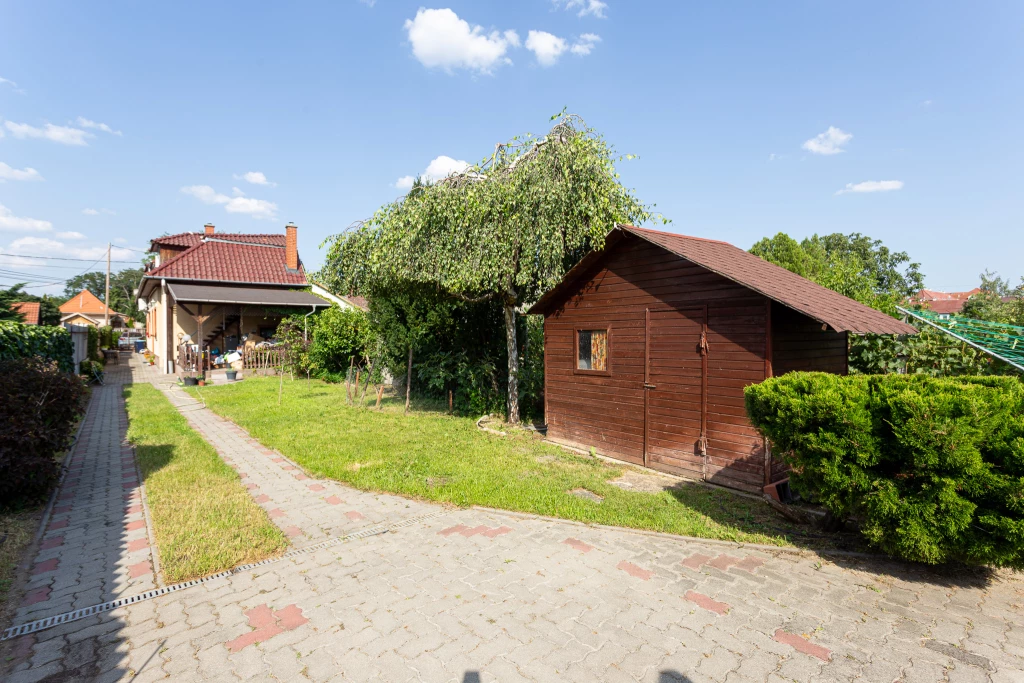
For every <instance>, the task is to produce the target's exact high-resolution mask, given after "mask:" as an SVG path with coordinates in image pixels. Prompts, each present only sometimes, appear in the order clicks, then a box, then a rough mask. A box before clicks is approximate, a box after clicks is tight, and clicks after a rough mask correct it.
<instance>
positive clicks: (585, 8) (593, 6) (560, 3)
mask: <svg viewBox="0 0 1024 683" xmlns="http://www.w3.org/2000/svg"><path fill="white" fill-rule="evenodd" d="M553 2H554V3H555V7H558V8H564V9H576V8H577V7H578V8H579V12H577V13H576V16H578V17H585V16H588V15H589V16H592V17H596V18H598V19H605V18H607V15H605V13H604V11H605V10H606V9H608V3H607V2H602V1H601V0H553Z"/></svg>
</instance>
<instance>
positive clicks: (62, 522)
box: [49, 519, 68, 531]
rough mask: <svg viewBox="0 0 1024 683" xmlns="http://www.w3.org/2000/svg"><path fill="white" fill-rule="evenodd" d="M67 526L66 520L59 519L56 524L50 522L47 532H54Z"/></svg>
mask: <svg viewBox="0 0 1024 683" xmlns="http://www.w3.org/2000/svg"><path fill="white" fill-rule="evenodd" d="M67 525H68V520H66V519H61V520H58V521H56V522H50V526H49V530H50V531H56V530H57V529H63V528H64V527H66V526H67Z"/></svg>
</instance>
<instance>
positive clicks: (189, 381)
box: [182, 377, 199, 387]
mask: <svg viewBox="0 0 1024 683" xmlns="http://www.w3.org/2000/svg"><path fill="white" fill-rule="evenodd" d="M182 383H183V384H184V385H185V386H186V387H194V386H196V385H197V384H199V380H198V379H196V378H195V377H184V378H182Z"/></svg>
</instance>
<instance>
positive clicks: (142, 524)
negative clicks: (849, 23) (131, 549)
mask: <svg viewBox="0 0 1024 683" xmlns="http://www.w3.org/2000/svg"><path fill="white" fill-rule="evenodd" d="M145 528H146V520H144V519H137V520H135V521H134V522H128V523H127V524H125V525H124V530H125V531H137V530H139V529H145Z"/></svg>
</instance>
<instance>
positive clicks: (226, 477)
mask: <svg viewBox="0 0 1024 683" xmlns="http://www.w3.org/2000/svg"><path fill="white" fill-rule="evenodd" d="M124 395H125V399H126V401H127V405H128V438H129V440H130V441H131V442H132V443H133V444H134V445H135V452H136V454H137V457H138V460H139V468H140V469H141V470H142V478H143V481H144V483H145V485H146V499H147V501H148V504H149V512H150V515H151V516H152V521H153V530H154V533H155V535H156V543H157V547H158V548H159V552H160V565H161V566H160V569H161V570H162V572H163V575H164V579H165V580H166V581H168V582H170V583H174V582H177V581H185V580H187V579H192V578H197V577H200V576H206V575H208V574H212V573H214V572H219V571H223V570H224V569H228V568H230V567H234V566H236V565H239V564H243V563H246V562H254V561H256V560H262V559H264V558H266V557H270V556H272V555H275V554H277V553H279V552H280V551H281V550H283V549H284V548H285V546H286V545H287V541H286V540H285V538H284V535H283V534H282V533H281V531H280V530H279V529H278V528H277V527H276V526H274V524H273V523H272V522H271V521H270V518H268V517H267V513H266V512H264V510H263V509H262V508H260V506H258V505H257V504H256V503H255V502H254V501H253V499H252V497H251V496H250V495H249V492H248V491H246V489H245V487H244V486H242V482H241V481H240V480H239V478H238V474H236V473H235V471H234V470H233V469H231V468H230V467H228V465H226V464H225V463H224V461H223V460H221V459H220V456H219V455H217V452H216V451H215V450H214V449H213V446H211V445H210V444H208V443H207V442H206V441H205V440H204V439H203V438H202V437H201V436H200V435H199V434H197V433H196V432H195V431H194V430H193V429H192V428H191V427H190V426H189V425H188V423H187V422H186V421H185V418H184V417H183V416H182V415H181V414H180V413H179V412H178V411H177V410H176V409H175V408H174V406H172V405H171V402H170V401H168V400H167V398H166V397H165V396H164V395H163V394H162V393H160V391H158V390H157V389H155V388H154V387H153V386H152V385H150V384H135V385H131V386H126V387H125V388H124Z"/></svg>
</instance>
